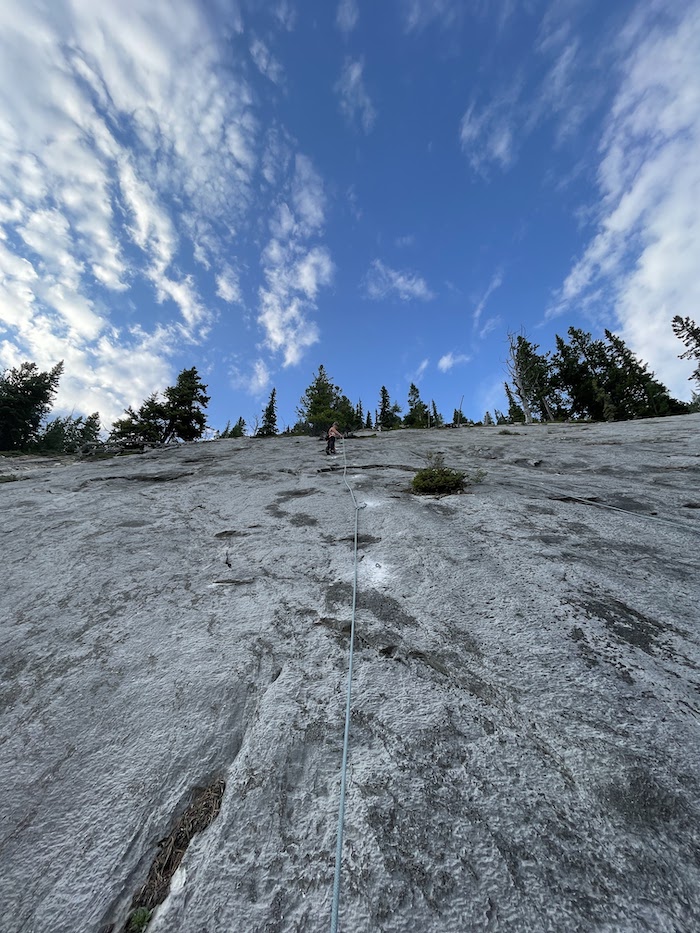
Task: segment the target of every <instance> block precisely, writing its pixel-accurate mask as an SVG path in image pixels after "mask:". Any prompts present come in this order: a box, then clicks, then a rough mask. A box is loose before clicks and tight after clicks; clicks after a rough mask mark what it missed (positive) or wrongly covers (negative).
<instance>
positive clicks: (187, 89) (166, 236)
mask: <svg viewBox="0 0 700 933" xmlns="http://www.w3.org/2000/svg"><path fill="white" fill-rule="evenodd" d="M699 208H700V2H699V0H690V2H689V0H682V2H680V0H679V2H676V0H663V2H656V0H643V2H621V3H615V4H611V3H609V2H597V0H556V2H545V0H520V2H516V0H501V2H498V0H488V2H487V0H372V2H369V0H340V2H331V0H269V2H262V0H259V2H255V0H248V2H245V0H241V2H233V0H207V2H195V0H177V2H175V3H173V2H172V0H167V2H166V0H122V2H120V3H119V4H117V3H114V2H112V0H72V2H68V0H52V3H51V4H49V5H46V4H44V3H40V2H34V0H4V2H3V4H2V6H1V7H0V366H2V367H8V366H14V365H18V364H19V363H20V362H21V361H23V360H25V359H31V360H34V361H36V362H37V363H39V365H40V366H42V367H48V366H51V365H53V364H54V363H55V362H56V361H57V360H59V359H64V360H65V376H64V377H63V381H62V384H61V389H60V394H59V397H58V400H57V401H58V405H59V406H60V408H61V410H65V411H70V410H73V411H74V412H75V413H89V412H91V411H94V410H98V411H99V412H100V413H101V415H102V417H103V421H104V422H106V423H109V422H111V420H113V419H114V418H116V417H118V416H119V415H120V414H121V412H122V410H123V408H124V407H125V406H126V405H127V404H138V403H140V402H141V401H142V400H143V399H144V398H145V397H146V396H147V395H148V394H149V393H150V392H152V391H153V390H156V389H163V388H165V386H167V385H169V384H172V383H173V382H174V380H175V378H176V376H177V373H178V372H179V371H180V370H181V369H183V368H185V367H190V366H196V367H197V368H198V370H199V371H200V373H201V375H202V377H203V379H204V381H205V382H206V383H207V384H208V385H209V392H210V395H211V397H212V400H211V402H210V406H209V420H210V423H211V424H212V426H213V427H219V428H221V427H223V426H224V424H225V423H226V421H227V419H229V418H231V419H232V420H235V419H237V418H238V417H239V415H242V416H243V417H244V418H245V419H246V421H248V422H249V424H250V423H252V422H253V421H254V418H255V416H256V415H259V414H260V411H261V409H262V407H263V406H264V404H265V402H266V401H267V398H268V396H269V393H270V390H271V389H272V387H273V386H274V387H276V389H277V394H278V400H279V423H280V427H284V426H285V425H287V424H290V423H293V422H294V421H295V420H296V411H295V409H296V406H297V404H298V401H299V397H300V396H301V394H302V393H303V391H304V389H305V388H306V386H307V385H308V384H309V383H310V381H311V379H312V376H313V374H314V372H315V371H316V369H317V367H318V365H319V364H320V363H323V364H324V365H325V367H326V369H327V371H328V372H329V373H330V375H331V376H332V378H333V379H334V380H335V382H337V383H338V384H339V385H340V386H341V388H342V389H343V391H344V392H345V393H346V394H347V395H348V396H349V397H350V398H351V400H352V401H353V402H356V401H357V400H358V399H361V400H362V402H363V405H364V407H365V409H367V408H368V407H371V408H372V409H374V407H375V406H376V404H377V399H378V395H379V388H380V386H381V385H382V384H384V385H386V386H387V388H388V389H389V392H390V394H391V396H392V399H395V400H397V401H398V402H399V403H400V404H402V405H403V406H404V407H405V402H406V396H407V392H408V387H409V384H410V382H411V381H414V382H416V383H417V384H418V386H419V388H420V390H421V395H422V396H423V398H424V399H425V400H426V401H429V400H431V399H434V400H435V401H436V403H437V406H438V408H439V409H440V410H441V411H442V412H443V413H444V414H445V415H447V416H448V417H451V414H452V410H453V409H454V408H455V407H456V406H457V405H458V404H459V402H460V399H461V398H462V396H463V397H464V403H463V409H464V411H465V413H466V414H467V416H469V417H472V418H474V419H480V418H481V417H482V416H483V414H484V411H485V410H486V409H493V408H494V407H499V408H504V407H505V402H504V400H503V392H502V383H503V380H504V377H505V367H504V360H505V357H506V347H507V335H508V333H509V332H520V331H521V329H522V330H524V331H525V333H526V334H527V335H528V336H529V337H530V339H532V340H533V341H535V342H536V343H539V344H540V346H541V347H542V349H553V347H554V335H555V334H556V333H560V334H562V335H563V334H565V332H566V329H567V328H568V327H569V326H571V325H574V326H577V327H583V328H584V329H586V330H589V331H591V332H593V334H594V335H595V336H600V335H601V334H602V330H603V328H605V327H608V328H610V329H611V330H614V331H615V332H617V333H619V334H621V335H622V336H623V337H624V339H625V340H626V341H627V342H628V344H629V345H630V347H631V348H632V349H633V350H635V352H637V353H638V354H639V355H640V356H641V357H642V358H643V359H644V360H646V361H647V362H648V363H649V364H650V365H651V367H652V368H653V369H654V371H655V372H656V373H657V375H658V376H659V377H660V378H661V379H662V381H664V382H665V383H666V384H667V385H668V386H669V387H670V388H671V389H672V391H673V392H674V393H675V394H676V395H677V396H678V397H681V398H689V397H690V389H691V384H690V383H689V382H688V376H689V374H690V371H691V369H692V365H690V364H689V363H688V362H683V361H679V360H678V358H677V356H678V353H679V352H681V351H682V350H683V347H682V345H681V344H680V342H679V341H678V340H677V339H676V338H675V337H674V335H673V333H672V331H671V328H670V320H671V318H672V317H673V315H674V314H681V315H686V314H687V315H690V316H691V317H694V318H695V319H696V320H697V319H698V316H699V315H700V310H699V309H700V276H698V274H697V269H698V261H699V259H700V209H699Z"/></svg>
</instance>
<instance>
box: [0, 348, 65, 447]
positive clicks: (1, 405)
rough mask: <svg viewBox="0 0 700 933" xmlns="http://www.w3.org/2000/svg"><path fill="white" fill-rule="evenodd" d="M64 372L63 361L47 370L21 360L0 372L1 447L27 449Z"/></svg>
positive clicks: (48, 407)
mask: <svg viewBox="0 0 700 933" xmlns="http://www.w3.org/2000/svg"><path fill="white" fill-rule="evenodd" d="M62 373H63V362H60V363H57V364H56V365H55V366H54V367H53V369H50V370H49V371H48V372H40V371H39V368H38V366H37V365H36V363H22V364H21V366H20V367H19V369H8V370H6V371H5V372H4V373H3V374H2V375H0V450H26V449H27V448H28V447H29V446H30V445H31V444H32V443H33V441H35V440H36V437H37V434H38V431H39V425H40V424H41V422H42V419H43V418H44V417H45V416H46V415H47V414H48V412H49V410H50V409H51V404H52V402H53V400H54V398H55V395H56V392H57V391H58V382H59V379H60V378H61V374H62Z"/></svg>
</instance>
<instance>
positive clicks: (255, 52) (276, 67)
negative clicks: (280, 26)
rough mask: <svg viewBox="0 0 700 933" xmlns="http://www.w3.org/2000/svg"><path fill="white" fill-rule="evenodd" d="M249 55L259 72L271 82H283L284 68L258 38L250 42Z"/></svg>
mask: <svg viewBox="0 0 700 933" xmlns="http://www.w3.org/2000/svg"><path fill="white" fill-rule="evenodd" d="M250 57H251V58H252V59H253V61H254V62H255V67H256V68H257V69H258V71H259V72H260V74H262V75H264V76H265V77H266V78H268V79H269V80H270V81H272V83H273V84H283V83H284V69H283V68H282V65H281V64H280V63H279V62H278V61H277V59H276V58H275V57H274V55H273V54H272V53H271V52H270V50H269V49H268V47H267V46H266V45H265V43H264V42H263V41H262V40H261V39H258V38H254V39H253V41H252V42H251V43H250Z"/></svg>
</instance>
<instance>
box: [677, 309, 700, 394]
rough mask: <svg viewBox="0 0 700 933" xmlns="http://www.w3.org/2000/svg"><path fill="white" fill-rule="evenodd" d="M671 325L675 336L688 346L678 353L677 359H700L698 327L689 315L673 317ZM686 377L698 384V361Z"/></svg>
mask: <svg viewBox="0 0 700 933" xmlns="http://www.w3.org/2000/svg"><path fill="white" fill-rule="evenodd" d="M671 326H672V327H673V333H674V334H675V335H676V337H678V339H679V340H682V341H683V343H684V344H685V346H686V347H687V348H688V349H687V350H686V351H685V352H684V353H679V354H678V359H679V360H698V361H700V327H699V326H698V325H697V324H696V323H695V321H691V319H690V318H689V317H685V318H683V317H681V316H680V314H677V315H676V316H675V317H674V319H673V321H672V322H671ZM688 378H689V379H694V380H695V381H696V382H697V383H698V385H700V362H699V363H698V366H697V367H696V368H695V370H694V371H693V372H692V373H691V374H690V376H689V377H688Z"/></svg>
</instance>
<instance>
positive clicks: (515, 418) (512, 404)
mask: <svg viewBox="0 0 700 933" xmlns="http://www.w3.org/2000/svg"><path fill="white" fill-rule="evenodd" d="M503 385H504V388H505V390H506V398H507V399H508V423H509V424H519V423H522V422H524V421H525V413H524V412H523V410H522V408H521V407H520V405H518V403H517V402H516V400H515V396H514V395H513V390H512V389H511V387H510V386H509V385H508V383H507V382H505V383H504V384H503Z"/></svg>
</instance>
